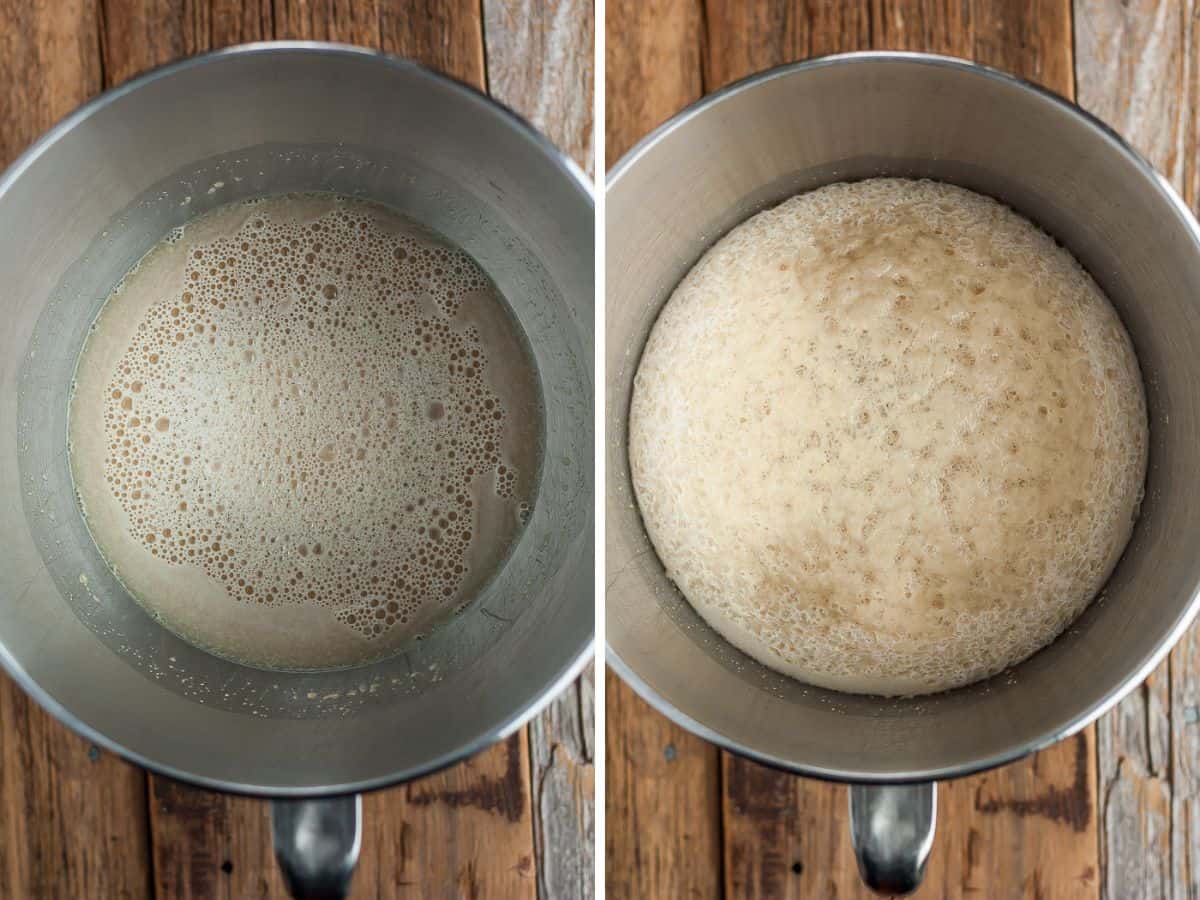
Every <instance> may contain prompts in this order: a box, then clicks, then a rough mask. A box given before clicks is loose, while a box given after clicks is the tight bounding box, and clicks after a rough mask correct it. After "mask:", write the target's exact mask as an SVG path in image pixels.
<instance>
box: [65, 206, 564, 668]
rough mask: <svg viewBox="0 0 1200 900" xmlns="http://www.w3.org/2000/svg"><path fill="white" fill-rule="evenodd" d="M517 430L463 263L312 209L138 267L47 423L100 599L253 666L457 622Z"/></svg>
mask: <svg viewBox="0 0 1200 900" xmlns="http://www.w3.org/2000/svg"><path fill="white" fill-rule="evenodd" d="M540 434H541V405H540V395H539V392H538V388H537V380H536V373H535V369H534V365H533V362H532V359H531V357H530V355H529V353H528V351H527V347H526V345H525V343H524V341H523V336H522V334H521V332H520V330H519V326H518V325H517V324H516V323H515V321H514V320H513V319H512V317H511V314H510V313H509V312H508V310H507V308H506V306H505V304H504V303H503V301H502V300H501V298H500V297H499V295H498V294H497V292H496V289H495V287H494V286H493V285H492V283H491V282H490V281H489V279H488V278H487V276H486V275H485V274H484V273H483V271H482V270H481V269H480V268H479V266H478V265H477V264H476V263H475V262H474V261H473V260H472V259H471V258H470V257H469V256H468V255H467V254H465V253H463V252H462V251H461V250H458V249H456V248H454V247H451V246H448V245H447V244H446V243H444V242H442V241H441V240H439V239H437V238H435V237H433V236H431V235H430V234H428V233H427V232H425V231H423V230H422V229H420V228H418V227H416V226H415V225H413V224H412V223H411V222H409V221H407V220H406V219H404V218H401V217H399V216H397V215H395V214H393V213H391V212H389V211H387V210H384V209H382V208H380V207H376V206H373V205H367V204H363V203H358V202H354V201H349V200H346V199H344V198H338V197H334V196H330V195H305V196H287V197H275V198H268V199H265V200H260V201H256V202H251V203H239V204H235V205H231V206H227V207H223V208H221V209H218V210H216V211H214V212H212V213H210V214H208V215H206V216H203V217H201V218H199V219H196V220H195V221H193V222H192V223H190V224H188V225H187V226H185V227H184V228H183V229H182V230H181V231H178V232H176V233H174V234H172V235H171V236H169V237H168V238H167V239H166V240H165V241H164V242H162V243H161V244H160V245H159V246H157V247H155V248H154V249H153V250H152V251H151V252H150V253H149V254H147V255H146V256H145V257H144V258H143V259H142V260H141V261H140V262H139V263H138V265H137V266H136V267H135V268H134V269H133V270H132V271H131V272H130V273H129V274H128V275H127V276H126V277H125V278H124V280H123V281H122V283H121V284H120V285H119V286H118V288H117V289H116V290H115V291H114V292H113V294H112V296H111V297H110V298H109V299H108V301H107V302H106V303H105V304H104V306H103V307H102V309H101V311H100V314H99V317H98V318H97V320H96V322H95V324H94V325H93V327H92V330H91V332H90V334H89V336H88V339H87V341H86V344H85V346H84V348H83V351H82V354H81V356H80V358H79V363H78V369H77V373H76V384H75V390H74V392H73V395H72V399H71V408H70V448H71V466H72V472H73V475H74V478H75V485H76V488H77V491H78V494H79V498H80V501H81V505H82V508H83V511H84V516H85V519H86V521H87V523H88V526H89V528H90V530H91V533H92V535H93V537H94V538H95V541H96V543H97V545H98V547H99V548H100V550H101V552H102V553H103V555H104V556H105V558H106V559H107V560H108V562H109V563H110V564H111V566H112V567H113V569H114V571H115V572H116V574H117V575H118V576H119V577H120V579H121V580H122V582H123V583H124V584H125V585H126V586H127V587H128V588H129V590H130V592H131V593H132V594H133V595H134V596H135V597H136V598H137V599H138V601H139V602H140V603H141V604H142V605H143V606H144V607H145V608H146V609H147V610H149V611H150V612H151V613H152V614H153V615H154V616H155V617H157V618H158V619H159V620H160V621H161V622H163V623H164V624H165V625H166V626H167V627H169V628H170V629H172V630H173V631H175V632H176V633H178V634H180V635H181V636H183V637H184V638H186V639H187V640H189V641H192V642H193V643H195V644H197V645H199V646H201V647H204V648H205V649H208V650H210V651H212V652H214V653H217V654H219V655H222V656H226V657H229V658H233V659H235V660H238V661H241V662H245V663H248V664H251V665H257V666H262V667H268V668H288V669H315V668H324V667H334V666H347V665H353V664H356V663H361V662H365V661H369V660H371V659H375V658H379V657H382V656H385V655H387V654H389V653H392V652H395V650H396V649H397V648H398V647H400V646H402V645H403V644H404V643H405V642H406V641H408V640H410V639H412V638H414V637H416V636H418V635H422V634H424V633H426V632H428V631H429V630H430V629H431V628H432V627H434V626H435V625H437V624H439V623H440V622H442V621H444V620H445V619H447V618H448V617H450V616H451V615H452V614H453V613H454V612H456V611H458V610H460V609H461V608H462V607H463V606H464V605H465V604H467V603H469V602H470V601H471V600H472V599H473V597H474V596H475V595H476V593H477V592H478V590H479V589H480V587H481V586H482V585H483V584H484V583H485V582H486V581H487V579H488V578H489V577H490V576H491V575H492V574H493V573H494V572H495V571H496V569H497V567H498V566H500V565H501V564H502V563H503V561H504V559H505V557H506V555H507V553H508V552H509V550H510V549H511V547H512V545H513V543H514V542H515V539H516V537H517V536H518V533H519V531H520V529H521V526H522V522H523V520H524V518H525V517H526V515H527V512H528V504H529V503H530V502H531V500H532V496H531V495H532V492H533V490H534V487H535V479H536V476H537V471H538V466H539V462H540V459H539V454H540Z"/></svg>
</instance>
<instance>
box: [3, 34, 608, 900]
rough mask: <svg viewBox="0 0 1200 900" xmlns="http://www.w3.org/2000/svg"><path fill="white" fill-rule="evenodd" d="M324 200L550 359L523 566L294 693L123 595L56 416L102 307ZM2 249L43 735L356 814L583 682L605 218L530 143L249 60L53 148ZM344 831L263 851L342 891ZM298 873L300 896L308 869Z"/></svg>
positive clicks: (6, 358)
mask: <svg viewBox="0 0 1200 900" xmlns="http://www.w3.org/2000/svg"><path fill="white" fill-rule="evenodd" d="M314 190H321V191H334V192H339V193H343V194H350V195H356V196H362V197H364V198H368V199H370V200H373V201H377V202H381V203H384V204H387V205H389V206H391V207H393V208H395V209H397V210H399V211H401V212H403V213H405V214H407V215H409V216H410V217H412V218H414V219H416V220H417V221H419V222H421V223H423V224H425V225H427V226H429V227H431V228H433V229H434V230H436V231H437V232H440V233H441V234H442V235H444V236H445V237H446V238H448V239H449V240H450V241H452V242H453V243H455V244H457V245H459V246H461V247H463V248H464V249H465V250H467V251H468V252H469V253H471V254H472V256H474V258H475V259H476V260H477V261H478V262H479V263H480V264H481V265H482V266H483V268H484V269H485V270H486V271H487V272H488V274H489V275H490V276H491V277H492V279H493V280H494V281H495V283H496V285H497V286H498V287H499V289H500V291H501V292H502V293H503V295H504V296H505V297H506V298H507V300H508V301H509V303H510V305H511V307H512V311H513V313H514V314H515V316H516V319H517V320H518V321H519V323H520V325H521V327H522V328H523V329H524V331H525V333H526V335H527V337H528V338H529V344H530V346H531V348H532V351H533V354H534V357H535V359H536V363H537V367H538V375H539V378H540V381H541V385H542V390H543V395H544V402H545V434H544V464H543V471H542V472H541V475H540V483H539V488H538V493H537V497H536V502H535V504H534V508H533V513H532V517H531V520H530V522H529V524H528V526H527V528H526V530H525V531H524V533H523V535H522V536H521V538H520V542H519V544H518V546H517V547H516V549H515V550H514V552H513V554H512V556H511V557H510V559H509V560H508V562H507V563H506V564H505V566H504V567H503V569H502V570H501V571H500V572H499V573H498V574H497V575H496V577H495V578H494V579H493V580H492V581H491V582H490V583H489V584H488V586H487V587H486V589H485V590H484V591H483V592H482V595H481V596H480V597H479V598H478V599H477V601H476V602H475V603H474V605H473V606H471V608H470V609H469V610H468V611H466V612H465V613H463V614H462V615H460V616H459V617H457V618H456V619H454V620H453V621H452V622H451V623H449V624H448V625H447V626H445V627H444V628H442V629H441V630H440V631H438V632H436V633H435V634H434V635H432V636H431V637H429V638H427V639H425V640H423V641H420V642H418V643H415V644H414V645H413V646H412V647H410V648H409V649H408V650H407V652H404V653H402V654H400V655H398V656H396V657H394V658H392V659H389V660H387V661H385V662H380V663H378V664H375V665H372V666H369V667H364V668H358V669H353V670H348V671H338V672H326V673H321V674H286V673H280V672H266V671H261V670H256V669H251V668H246V667H244V666H239V665H237V664H235V663H231V662H228V661H225V660H222V659H218V658H216V657H214V656H211V655H209V654H207V653H204V652H202V651H200V650H197V649H195V648H194V647H192V646H190V645H189V644H187V643H185V642H183V641H181V640H179V639H178V638H176V637H175V636H174V635H173V634H171V633H170V632H168V631H166V630H164V629H163V628H162V627H161V626H159V625H158V624H157V623H156V622H154V621H153V620H152V619H151V618H150V617H149V616H148V615H146V614H145V613H144V612H143V610H142V609H141V607H139V606H138V605H137V603H135V602H134V601H133V600H132V599H131V598H130V597H129V596H128V594H127V593H126V592H125V590H124V589H123V588H122V587H121V585H120V583H119V582H118V581H117V580H116V579H115V578H114V577H113V575H112V573H111V572H110V571H109V570H108V568H107V567H106V566H105V564H104V562H103V560H102V559H101V557H100V555H99V553H98V552H97V550H96V548H95V546H94V545H93V543H92V540H91V538H90V537H89V535H88V532H87V530H86V529H85V527H84V524H83V522H82V520H81V518H80V515H79V513H78V510H77V505H76V501H75V498H74V495H73V490H72V485H71V479H70V474H69V471H68V466H67V452H66V440H67V432H66V423H67V394H68V390H69V387H70V384H71V379H72V374H73V367H74V362H75V358H76V355H77V353H78V351H79V349H80V346H81V344H82V341H83V338H84V334H85V332H86V330H87V328H88V325H89V324H90V323H91V321H92V320H93V318H94V317H95V315H96V312H97V310H98V308H99V306H100V304H101V303H102V302H103V301H104V299H105V297H106V296H107V294H108V293H109V291H110V290H111V288H112V287H113V286H114V285H115V284H116V282H117V281H118V279H120V277H121V276H122V275H123V274H124V273H125V272H126V270H128V269H129V267H130V266H131V265H132V264H133V263H134V262H135V261H136V260H137V259H138V258H139V257H140V256H141V255H142V254H143V253H144V252H145V251H146V250H148V249H149V248H150V247H151V246H153V245H154V244H155V243H156V242H157V241H158V240H159V239H161V238H162V237H163V236H164V235H165V234H166V233H167V231H168V230H169V229H171V228H172V227H174V226H177V225H180V224H182V223H184V222H186V221H187V220H188V219H190V218H192V217H193V216H195V215H197V214H199V213H202V212H204V211H206V210H208V209H211V208H212V207H214V206H217V205H219V204H224V203H229V202H231V201H234V200H238V199H242V198H248V197H252V196H257V195H263V194H272V193H279V192H287V191H314ZM0 228H2V232H0V233H2V235H3V236H2V237H0V284H3V285H4V290H3V291H2V292H0V312H2V314H3V319H4V323H5V324H4V329H3V332H2V333H0V423H2V427H0V534H3V538H4V541H3V550H2V551H0V553H2V557H0V662H2V663H3V665H4V667H5V668H6V669H7V670H8V672H9V673H10V674H11V675H12V676H13V677H14V678H15V679H16V680H17V681H18V682H19V683H20V685H21V686H22V687H23V688H24V689H25V690H27V691H28V692H29V693H30V694H32V695H33V696H34V697H35V698H36V699H37V700H38V701H39V702H40V703H41V704H42V705H43V706H45V707H46V708H47V709H49V710H50V711H51V712H52V713H54V714H55V715H56V716H58V717H59V718H60V719H62V720H63V721H64V722H66V723H67V724H69V725H71V726H72V727H74V728H76V729H77V730H79V731H81V732H83V733H84V734H86V735H87V736H88V737H89V738H91V739H92V740H94V741H96V742H98V743H100V744H102V745H104V746H106V747H108V748H110V749H112V750H115V751H117V752H118V753H121V754H122V755H124V756H126V757H128V758H129V759H131V760H133V761H135V762H138V763H141V764H142V765H145V766H147V767H148V768H151V769H154V770H156V771H158V772H162V773H165V774H167V775H170V776H173V777H176V778H182V779H184V780H187V781H190V782H193V783H195V784H199V785H204V786H207V787H211V788H216V789H220V790H229V791H240V792H246V793H252V794H260V795H268V796H272V797H290V798H298V797H317V796H327V795H334V794H342V795H345V794H352V793H353V792H356V791H362V790H365V789H368V788H374V787H379V786H382V785H386V784H389V783H392V782H396V781H399V780H401V779H407V778H413V777H416V776H418V775H421V774H423V773H426V772H430V771H431V770H434V769H436V768H438V767H440V766H444V765H447V764H449V763H451V762H454V761H456V760H458V759H461V758H462V757H464V756H466V755H467V754H470V753H472V752H474V751H476V750H479V749H480V748H482V747H485V746H487V745H488V744H490V743H491V742H493V741H495V740H498V739H499V738H501V737H503V736H505V735H507V734H509V733H510V732H512V731H513V730H515V729H516V728H517V727H518V726H520V724H521V723H522V722H524V721H525V720H526V719H528V718H529V717H530V716H531V715H533V714H534V712H535V711H536V710H537V709H538V708H539V707H540V706H541V705H542V704H543V703H544V702H545V701H546V700H547V699H548V698H549V697H550V696H551V695H553V694H554V693H555V692H556V691H558V690H559V689H560V688H562V687H563V686H565V685H566V684H568V683H569V682H570V680H571V679H572V678H573V677H574V676H575V675H576V674H578V672H579V671H580V669H581V668H582V666H583V665H584V663H585V661H586V659H587V658H588V656H589V653H590V650H591V644H592V631H593V628H592V624H593V596H592V594H593V587H592V585H593V581H592V579H593V537H592V528H593V511H592V497H593V471H592V463H591V459H592V452H593V440H592V434H593V424H592V423H593V418H592V394H593V390H592V385H593V351H592V346H593V334H592V331H593V327H592V322H593V302H594V301H593V213H592V197H591V191H590V188H589V185H588V182H587V181H586V180H585V178H584V176H583V174H582V173H581V172H580V171H579V170H578V169H577V168H576V167H575V166H574V165H573V164H572V163H571V162H570V161H569V160H567V159H566V158H565V157H563V156H562V155H561V154H560V153H559V152H557V151H556V150H555V149H554V148H553V147H552V146H551V145H550V144H549V143H548V142H547V141H546V140H545V139H543V138H541V137H540V136H539V135H538V134H536V133H535V132H534V131H533V130H532V129H531V128H530V127H529V126H528V125H526V124H525V123H524V122H522V121H521V120H520V119H518V118H517V117H516V116H515V115H513V114H512V113H511V112H509V111H508V110H506V109H504V108H503V107H501V106H500V105H498V104H496V103H494V102H492V101H491V100H489V99H487V98H486V97H484V96H483V95H481V94H479V93H478V92H476V91H474V90H472V89H470V88H468V87H465V86H463V85H461V84H459V83H457V82H455V81H452V80H450V79H448V78H445V77H442V76H440V75H436V74H434V73H432V72H429V71H427V70H425V69H423V68H421V67H419V66H417V65H414V64H412V63H408V62H405V61H403V60H399V59H395V58H391V57H387V56H383V55H380V54H376V53H373V52H369V51H365V50H359V49H354V48H350V47H339V46H333V45H321V44H260V45H252V46H247V47H240V48H235V49H232V50H225V51H221V52H218V53H213V54H210V55H207V56H203V57H198V58H195V59H191V60H188V61H185V62H181V63H178V64H175V65H171V66H167V67H165V68H161V69H158V70H155V71H154V72H152V73H150V74H148V75H146V76H144V77H141V78H138V79H136V80H134V81H132V82H130V83H128V84H126V85H125V86H123V87H121V88H118V89H116V90H114V91H111V92H109V93H107V94H105V95H103V96H102V97H100V98H98V99H97V100H95V101H93V102H92V103H90V104H88V105H87V106H85V107H83V108H82V109H80V110H79V111H78V112H76V113H75V114H73V115H72V116H70V117H69V118H68V119H66V120H65V121H64V122H62V123H61V124H59V125H58V126H56V127H55V128H54V129H53V130H52V131H51V132H50V133H49V134H48V135H46V136H45V137H44V138H43V139H42V140H40V141H39V142H38V143H37V144H36V145H35V146H34V147H33V148H32V149H30V150H29V151H28V152H27V153H26V154H25V155H24V156H22V157H21V158H20V159H19V160H18V161H17V162H16V163H15V164H14V165H13V166H12V168H11V169H9V171H8V172H7V173H6V174H5V175H4V176H3V179H2V180H0ZM356 822H357V803H356V802H354V801H352V800H351V801H343V802H340V803H335V804H330V805H327V806H325V807H313V806H308V805H300V806H296V805H294V804H293V805H288V806H280V807H279V808H278V810H277V817H276V822H275V825H276V837H277V841H278V844H279V847H280V849H281V851H283V852H284V853H285V854H286V853H288V848H289V847H293V848H294V847H295V846H297V843H299V844H300V845H305V846H309V847H310V848H311V847H314V846H316V845H322V846H325V847H326V849H327V850H328V851H329V853H328V859H327V860H326V862H327V864H328V865H327V867H326V868H324V869H321V867H319V866H318V867H317V868H316V869H315V870H313V871H310V872H309V873H308V875H309V877H311V878H318V879H319V878H323V877H326V876H329V875H331V874H332V875H334V876H337V875H338V874H339V872H340V874H342V875H344V874H345V863H346V860H347V854H349V852H350V851H351V850H354V849H356V847H357V828H356V827H355V826H356ZM326 838H327V839H328V840H325V839H326ZM318 849H319V848H318ZM350 856H351V857H352V854H350ZM289 859H290V860H291V862H292V863H294V865H293V870H294V871H293V875H294V877H295V878H297V879H302V878H303V877H304V873H303V872H301V871H300V869H301V868H302V867H303V866H304V865H305V864H307V863H311V862H312V859H311V858H310V859H309V860H307V861H306V860H301V859H298V858H297V857H296V856H295V854H294V853H292V854H291V855H290V857H289ZM329 866H333V867H335V869H336V867H338V866H341V869H340V870H335V869H330V868H329ZM334 881H337V878H336V877H335V878H334ZM298 885H299V886H298V890H303V889H305V888H304V885H303V884H299V883H298Z"/></svg>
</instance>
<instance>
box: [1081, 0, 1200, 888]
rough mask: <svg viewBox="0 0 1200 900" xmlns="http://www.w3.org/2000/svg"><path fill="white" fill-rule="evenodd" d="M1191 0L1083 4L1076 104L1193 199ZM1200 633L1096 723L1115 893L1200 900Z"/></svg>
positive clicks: (1107, 873) (1107, 884)
mask: <svg viewBox="0 0 1200 900" xmlns="http://www.w3.org/2000/svg"><path fill="white" fill-rule="evenodd" d="M1196 15H1197V7H1196V5H1195V2H1194V0H1186V2H1182V3H1180V2H1167V0H1135V2H1131V3H1125V2H1120V0H1076V3H1075V23H1076V25H1075V34H1076V83H1077V86H1078V99H1079V103H1080V104H1081V105H1082V106H1083V107H1085V108H1086V109H1089V110H1090V111H1092V112H1094V113H1096V115H1098V116H1100V118H1102V119H1104V120H1105V121H1106V122H1108V123H1109V124H1110V125H1112V126H1113V127H1115V128H1116V129H1117V130H1118V131H1119V132H1120V133H1121V134H1123V135H1124V136H1125V137H1126V138H1127V139H1128V140H1129V141H1130V142H1132V143H1133V145H1134V146H1135V147H1137V149H1138V150H1140V151H1141V152H1142V153H1143V154H1144V155H1145V156H1146V157H1147V158H1148V159H1149V160H1150V161H1151V162H1152V163H1153V164H1154V165H1155V166H1156V167H1157V168H1158V169H1159V171H1161V172H1163V173H1164V174H1165V175H1166V176H1167V178H1168V179H1169V180H1170V181H1171V183H1172V184H1174V185H1175V187H1176V189H1178V190H1180V191H1181V192H1182V193H1183V194H1184V196H1185V199H1187V200H1188V201H1189V202H1190V203H1192V204H1193V205H1194V204H1195V203H1196V183H1195V178H1196V169H1197V166H1196V163H1197V158H1198V154H1197V150H1198V147H1197V134H1198V129H1200V125H1198V123H1197V120H1196V105H1195V104H1196V102H1197V84H1198V80H1197V72H1198V69H1197V66H1198V62H1197V46H1196V36H1197V27H1198V26H1197V21H1196ZM1197 649H1200V643H1198V642H1197V637H1196V633H1195V631H1194V630H1193V631H1192V632H1191V633H1190V634H1189V635H1188V636H1187V637H1185V638H1184V640H1183V641H1182V642H1181V644H1180V646H1179V648H1178V649H1177V650H1176V651H1175V652H1174V653H1173V654H1172V655H1171V658H1170V660H1169V662H1167V663H1164V664H1163V665H1161V666H1159V667H1158V669H1157V670H1156V671H1155V673H1154V674H1153V675H1152V676H1151V677H1150V679H1149V680H1148V681H1147V682H1146V683H1145V684H1144V685H1142V686H1141V687H1140V688H1139V689H1138V690H1136V691H1135V692H1134V693H1133V694H1131V695H1130V696H1129V697H1128V698H1126V699H1125V701H1123V702H1122V703H1121V704H1120V706H1118V707H1117V709H1116V710H1114V711H1113V712H1112V713H1110V714H1109V715H1107V716H1105V717H1104V719H1102V720H1101V722H1100V724H1099V776H1100V815H1101V817H1102V822H1103V826H1104V827H1103V829H1102V831H1101V834H1100V838H1101V858H1102V862H1103V864H1104V892H1103V896H1105V897H1109V898H1114V900H1115V898H1126V897H1129V898H1150V897H1195V896H1197V895H1198V894H1200V872H1198V871H1197V866H1196V854H1197V846H1200V831H1198V830H1197V829H1198V827H1200V819H1198V818H1197V813H1198V812H1200V806H1198V802H1200V800H1198V796H1197V793H1198V792H1197V786H1198V783H1200V782H1198V781H1197V777H1198V776H1200V771H1197V763H1196V760H1197V759H1200V756H1198V755H1197V754H1198V753H1200V734H1198V733H1197V728H1196V722H1197V721H1198V720H1200V710H1198V707H1197V687H1196V685H1197V677H1198V675H1200V656H1197Z"/></svg>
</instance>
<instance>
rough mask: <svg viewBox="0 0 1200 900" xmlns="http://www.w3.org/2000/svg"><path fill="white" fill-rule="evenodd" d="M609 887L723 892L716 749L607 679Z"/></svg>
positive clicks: (648, 896)
mask: <svg viewBox="0 0 1200 900" xmlns="http://www.w3.org/2000/svg"><path fill="white" fill-rule="evenodd" d="M605 694H606V697H605V707H606V714H605V753H606V756H605V763H606V778H605V797H604V802H605V807H604V808H605V815H606V817H607V818H606V835H605V844H606V856H607V862H606V865H605V878H604V881H605V891H606V896H607V897H609V898H611V900H658V898H663V900H668V898H669V900H676V898H679V900H684V898H704V900H707V898H711V897H718V896H720V894H721V779H720V769H719V767H718V766H719V763H718V756H717V750H716V748H715V747H713V746H712V745H711V744H708V743H706V742H704V741H702V740H700V738H698V737H695V736H694V735H692V734H690V733H688V732H686V731H684V730H683V729H681V728H679V727H678V726H676V725H674V724H673V723H671V722H669V721H668V720H667V719H665V718H664V717H662V716H660V715H658V714H657V713H655V712H653V711H652V710H651V709H650V707H648V706H647V705H646V704H645V702H643V701H642V699H641V698H640V697H638V696H637V695H636V694H635V693H634V692H633V690H632V689H631V688H629V687H628V686H627V685H626V684H625V683H624V682H623V681H621V679H619V678H618V677H617V676H616V675H614V674H613V673H612V672H608V673H607V679H606V682H605Z"/></svg>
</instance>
